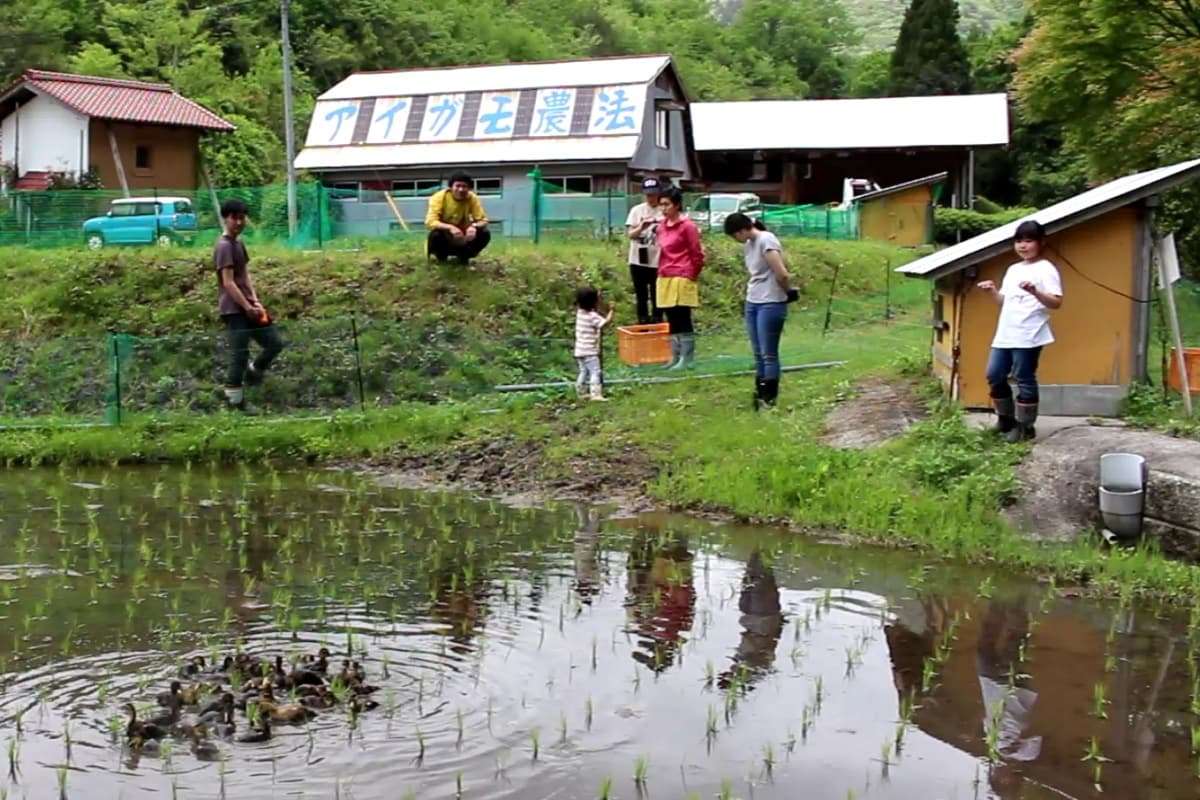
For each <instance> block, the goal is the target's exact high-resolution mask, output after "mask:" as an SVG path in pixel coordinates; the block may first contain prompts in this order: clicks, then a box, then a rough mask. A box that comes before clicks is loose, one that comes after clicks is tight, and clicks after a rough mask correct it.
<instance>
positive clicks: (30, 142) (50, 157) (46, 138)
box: [0, 96, 88, 176]
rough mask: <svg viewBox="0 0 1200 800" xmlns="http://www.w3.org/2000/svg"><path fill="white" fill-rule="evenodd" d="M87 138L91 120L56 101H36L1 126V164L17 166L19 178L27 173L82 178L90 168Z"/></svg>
mask: <svg viewBox="0 0 1200 800" xmlns="http://www.w3.org/2000/svg"><path fill="white" fill-rule="evenodd" d="M18 125H20V132H19V135H18V130H17V126H18ZM87 136H88V118H87V117H85V116H83V115H81V114H77V113H75V112H74V111H72V110H71V109H69V108H67V107H66V106H64V105H63V104H62V103H59V102H58V101H57V100H54V99H52V98H49V97H44V96H41V97H35V98H33V99H32V100H30V101H29V102H28V103H26V104H25V105H23V106H21V108H20V110H19V111H17V112H16V113H15V114H9V115H8V116H7V117H5V118H4V120H3V121H2V122H0V161H5V162H8V163H11V164H14V165H15V166H16V167H17V175H18V176H20V175H24V174H25V173H26V172H69V173H72V174H75V175H78V174H79V173H80V172H82V171H84V170H86V169H87V167H88V163H87V151H88V140H87ZM18 151H19V152H18Z"/></svg>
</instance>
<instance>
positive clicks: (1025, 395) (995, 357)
mask: <svg viewBox="0 0 1200 800" xmlns="http://www.w3.org/2000/svg"><path fill="white" fill-rule="evenodd" d="M1041 355H1042V348H1040V347H993V348H992V353H991V355H990V356H988V365H987V382H988V386H990V387H991V394H992V398H993V399H996V400H1011V399H1012V387H1011V386H1009V385H1008V376H1009V374H1015V375H1016V378H1017V402H1018V403H1036V402H1037V401H1038V383H1037V368H1038V359H1039V358H1040V357H1041Z"/></svg>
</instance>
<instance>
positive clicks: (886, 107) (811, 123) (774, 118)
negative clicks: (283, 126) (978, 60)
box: [692, 93, 1008, 151]
mask: <svg viewBox="0 0 1200 800" xmlns="http://www.w3.org/2000/svg"><path fill="white" fill-rule="evenodd" d="M692 126H693V131H694V138H695V142H696V150H698V151H706V150H868V149H882V148H914V147H983V146H987V145H1006V144H1008V96H1007V95H1005V94H1002V93H1001V94H967V95H947V96H942V97H881V98H872V99H863V100H756V101H748V102H736V103H693V104H692Z"/></svg>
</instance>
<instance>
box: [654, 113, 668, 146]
mask: <svg viewBox="0 0 1200 800" xmlns="http://www.w3.org/2000/svg"><path fill="white" fill-rule="evenodd" d="M654 144H655V145H657V146H658V147H660V148H662V149H663V150H668V149H670V147H671V117H670V115H669V114H668V113H667V110H666V109H665V108H658V109H655V111H654Z"/></svg>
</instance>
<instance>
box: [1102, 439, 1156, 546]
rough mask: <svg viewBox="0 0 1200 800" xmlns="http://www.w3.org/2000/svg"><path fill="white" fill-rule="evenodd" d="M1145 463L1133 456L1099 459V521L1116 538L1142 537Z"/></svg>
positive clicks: (1118, 455)
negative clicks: (1102, 522)
mask: <svg viewBox="0 0 1200 800" xmlns="http://www.w3.org/2000/svg"><path fill="white" fill-rule="evenodd" d="M1146 475H1147V469H1146V459H1144V458H1142V457H1141V456H1139V455H1134V454H1133V453H1105V454H1104V455H1102V456H1100V518H1101V519H1102V520H1103V521H1104V527H1105V528H1106V529H1108V530H1109V531H1111V532H1112V533H1113V534H1114V535H1116V536H1117V538H1120V539H1134V538H1137V537H1139V536H1141V535H1142V518H1143V515H1144V513H1145V510H1146Z"/></svg>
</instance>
